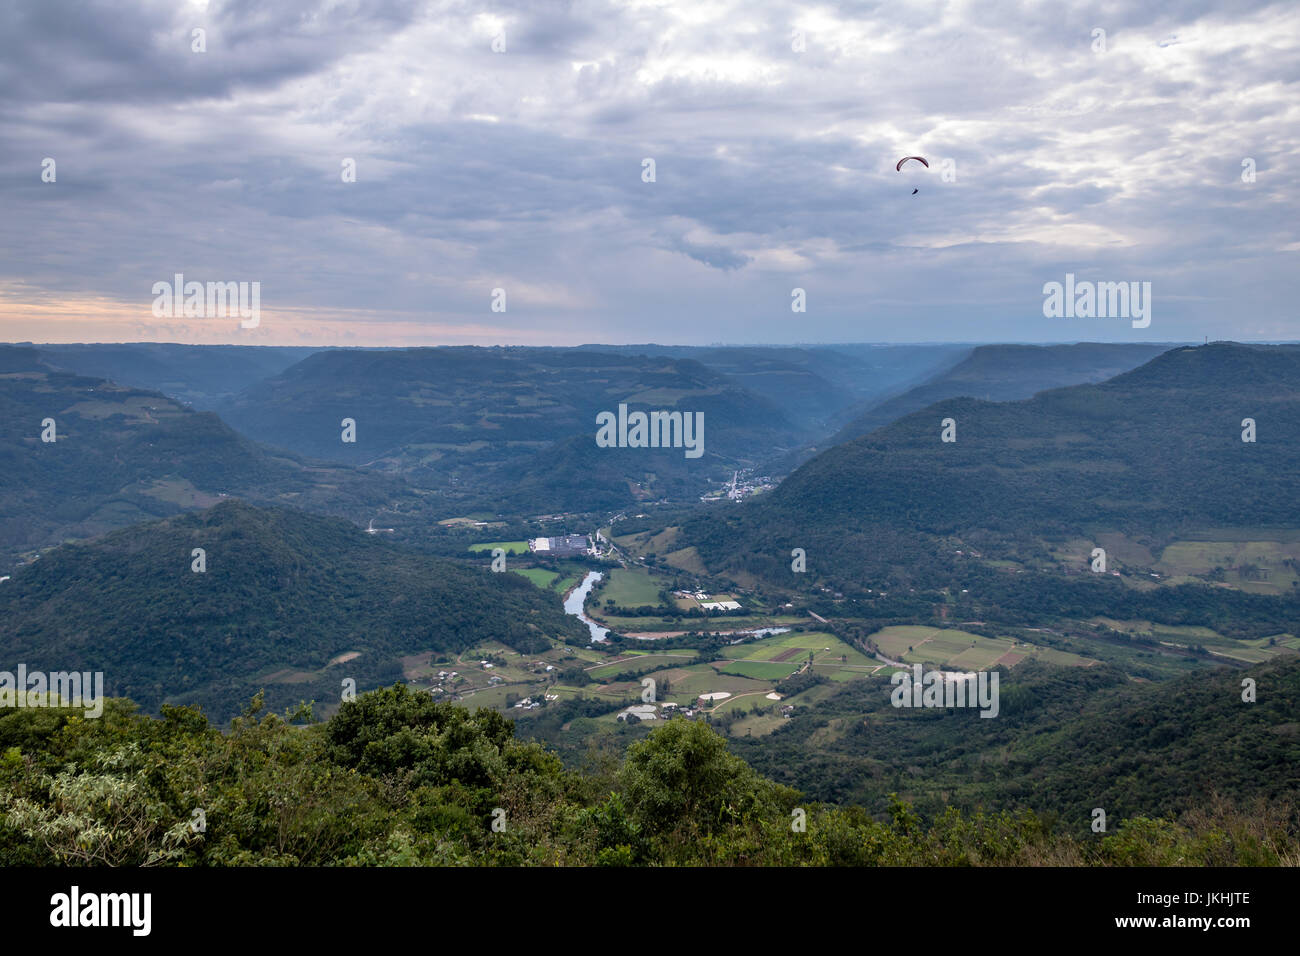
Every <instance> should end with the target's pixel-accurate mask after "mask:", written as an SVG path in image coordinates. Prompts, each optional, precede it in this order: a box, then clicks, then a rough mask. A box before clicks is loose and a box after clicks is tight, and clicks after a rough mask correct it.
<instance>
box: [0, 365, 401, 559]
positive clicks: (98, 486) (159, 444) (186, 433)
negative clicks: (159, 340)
mask: <svg viewBox="0 0 1300 956" xmlns="http://www.w3.org/2000/svg"><path fill="white" fill-rule="evenodd" d="M48 419H53V422H54V425H53V432H52V433H51V432H50V431H49V429H47V427H46V425H45V424H43V423H44V422H46V421H47V420H48ZM43 434H45V435H47V436H48V437H51V438H53V439H55V440H54V441H49V442H46V441H42V435H43ZM227 496H232V497H245V498H248V499H251V500H254V501H259V502H263V503H268V504H292V505H294V506H297V507H302V508H306V509H309V510H315V511H324V512H327V513H333V514H343V515H348V516H349V517H352V518H353V519H354V520H357V521H360V520H363V518H365V517H368V516H370V515H374V514H376V513H377V512H378V511H379V510H380V509H384V508H411V507H414V506H415V502H416V498H415V496H414V495H413V494H412V492H411V491H410V490H409V489H408V488H406V487H405V486H404V485H403V484H402V483H401V482H400V481H397V480H394V479H392V478H387V477H385V476H382V475H374V474H369V473H365V472H360V471H357V470H355V469H351V468H346V467H341V466H337V465H322V464H319V463H312V462H307V461H303V460H302V459H300V458H298V457H296V456H294V455H290V454H286V453H284V452H279V451H275V450H273V449H269V448H265V447H263V446H261V445H258V444H257V443H255V442H253V441H250V440H249V439H247V438H244V437H243V436H241V435H239V434H237V433H236V432H234V431H232V430H231V429H230V428H228V427H227V426H226V425H225V424H223V423H222V422H221V420H220V419H218V418H217V416H216V415H214V414H212V413H211V412H195V411H193V410H191V409H189V408H186V407H185V406H183V405H181V404H180V403H179V402H177V401H175V400H173V399H170V398H166V397H164V396H162V395H160V394H158V393H157V392H150V391H145V390H143V389H138V388H131V387H127V386H122V385H117V384H115V383H112V382H107V381H104V380H103V379H97V378H88V377H83V376H79V375H75V374H72V373H69V372H63V371H58V370H56V369H53V368H51V367H50V366H49V365H48V364H47V363H46V362H44V361H43V360H42V356H41V354H40V353H39V352H38V351H37V350H35V349H32V348H22V347H14V346H0V562H2V564H0V566H3V567H5V568H6V569H7V567H8V565H9V564H10V563H11V562H12V561H14V560H15V559H16V558H17V557H18V556H19V555H22V554H24V553H27V552H31V551H35V550H37V549H40V548H43V547H48V546H50V545H53V544H58V543H60V542H62V541H65V540H67V539H79V538H89V537H93V536H95V535H99V534H103V533H104V532H106V531H109V530H112V529H115V528H120V527H124V526H126V525H129V524H132V523H134V522H137V521H144V520H149V519H152V518H160V517H166V516H168V515H174V514H177V513H179V512H181V511H183V510H187V509H192V508H204V507H207V506H209V505H212V504H215V503H216V502H218V501H220V500H221V499H222V498H224V497H227Z"/></svg>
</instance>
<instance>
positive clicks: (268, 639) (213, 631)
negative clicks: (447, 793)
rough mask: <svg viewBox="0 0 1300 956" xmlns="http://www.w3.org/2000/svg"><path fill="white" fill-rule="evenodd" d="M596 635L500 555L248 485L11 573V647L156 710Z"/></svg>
mask: <svg viewBox="0 0 1300 956" xmlns="http://www.w3.org/2000/svg"><path fill="white" fill-rule="evenodd" d="M195 549H202V550H203V552H204V555H203V560H204V568H205V569H204V570H203V571H201V572H199V571H195V570H193V568H194V561H195V557H194V551H195ZM585 635H586V630H585V628H583V627H582V626H581V625H578V624H577V623H576V621H575V619H574V618H572V617H568V616H566V615H565V614H564V613H563V609H562V608H561V606H560V602H559V599H558V597H556V596H555V595H552V594H547V593H546V592H544V591H541V590H539V589H538V588H536V587H534V586H533V585H532V584H530V583H529V582H528V581H527V580H526V579H525V578H523V577H520V576H518V575H514V574H493V573H491V572H490V571H489V570H488V569H487V566H486V562H483V566H482V567H481V568H470V567H466V566H464V565H462V564H456V563H453V562H450V561H447V560H444V559H440V558H432V557H428V556H425V555H418V554H412V553H409V552H406V551H403V550H400V549H398V548H395V547H392V546H390V545H388V544H386V543H385V542H383V541H381V540H380V539H379V538H378V537H375V536H368V535H366V534H365V533H364V532H363V531H361V530H359V529H357V528H355V527H353V526H352V525H350V524H348V523H347V522H344V521H340V520H337V519H332V518H320V517H315V516H312V515H307V514H303V513H301V512H294V511H289V510H281V509H261V508H254V507H251V506H249V505H247V504H244V503H242V502H236V501H230V502H225V503H222V504H220V505H217V506H215V507H213V508H211V509H210V510H208V511H205V512H201V513H197V514H187V515H183V516H179V517H176V518H171V519H168V520H166V521H163V522H157V523H152V524H145V525H140V526H136V527H132V528H128V529H125V530H122V531H118V532H116V533H114V534H111V535H108V536H107V537H104V538H102V539H100V540H98V541H95V542H93V543H90V544H83V545H67V546H64V547H61V548H57V549H55V550H53V551H50V552H48V553H47V554H46V555H45V556H43V557H42V558H41V559H40V560H39V561H37V562H35V563H34V564H31V565H29V566H27V567H24V568H21V569H19V570H18V571H17V572H16V573H15V574H14V575H13V578H12V580H10V581H7V582H5V583H4V586H3V588H0V657H3V659H4V660H6V661H14V662H18V661H21V662H24V663H25V664H26V665H27V667H28V668H29V669H31V670H45V671H63V670H78V671H102V672H103V673H104V682H105V686H106V688H107V692H108V693H110V694H112V695H115V696H123V697H131V698H132V699H133V700H135V701H136V702H137V703H139V704H140V705H141V706H142V707H143V708H144V709H145V710H146V711H147V712H151V713H152V712H156V711H157V709H158V707H159V706H160V705H161V704H163V703H164V702H167V703H177V702H180V703H195V704H200V705H202V707H203V708H204V710H205V711H206V712H207V713H208V714H210V715H212V716H213V717H215V718H216V719H218V720H225V719H227V718H229V717H230V716H231V715H233V714H235V713H237V712H238V711H239V709H240V708H242V707H243V706H244V704H245V703H246V702H247V701H248V699H249V698H250V697H251V696H252V695H253V694H255V693H257V692H258V691H259V690H260V689H263V688H265V690H266V699H267V701H268V702H269V703H270V704H271V705H272V706H274V707H276V708H282V707H285V706H288V705H290V704H296V703H297V702H299V701H301V700H311V699H313V698H314V699H316V700H319V701H324V702H326V703H337V702H338V701H339V700H340V697H341V692H342V680H343V679H344V678H351V679H353V680H354V681H355V682H356V687H357V689H358V690H362V689H365V688H367V687H374V686H378V685H379V684H381V683H385V682H391V681H393V680H395V679H398V678H400V676H401V674H402V670H401V666H400V661H399V658H400V657H401V656H403V655H408V654H415V653H418V652H426V653H427V652H434V651H445V652H458V651H461V650H464V649H465V648H467V647H471V646H473V645H475V644H476V643H480V642H484V641H488V640H495V641H501V642H503V643H505V644H507V645H509V646H511V647H513V648H515V649H516V650H521V651H535V650H544V649H546V648H548V647H550V641H549V640H548V638H557V639H560V640H563V639H565V638H566V637H572V638H575V639H577V640H579V641H581V640H584V639H585Z"/></svg>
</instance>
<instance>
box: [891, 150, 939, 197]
mask: <svg viewBox="0 0 1300 956" xmlns="http://www.w3.org/2000/svg"><path fill="white" fill-rule="evenodd" d="M909 159H914V160H916V161H917V162H918V163H920V164H921V165H922V166H924V167H925V168H926V169H929V168H930V164H929V163H928V162H926V159H925V157H924V156H904V157H903V158H902V159H900V160H899V161H898V165H896V166H895V167H894V172H901V171H902V169H903V164H904V163H905V162H907V161H908V160H909ZM920 191H921V190H920V188H919V187H918V188H915V189H913V190H912V195H913V196H915V195H916V194H917V193H918V192H920Z"/></svg>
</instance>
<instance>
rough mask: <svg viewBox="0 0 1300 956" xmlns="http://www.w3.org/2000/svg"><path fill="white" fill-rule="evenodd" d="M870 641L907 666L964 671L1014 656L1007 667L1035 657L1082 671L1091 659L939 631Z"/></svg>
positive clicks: (883, 635) (909, 630)
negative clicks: (941, 666)
mask: <svg viewBox="0 0 1300 956" xmlns="http://www.w3.org/2000/svg"><path fill="white" fill-rule="evenodd" d="M871 639H872V640H873V641H875V642H876V646H877V647H879V648H880V651H881V653H882V654H884V655H885V656H886V657H888V658H889V659H890V660H895V661H903V662H904V663H907V664H923V663H933V664H940V665H943V666H945V667H952V668H958V669H961V670H983V669H985V668H988V667H992V666H993V665H994V664H996V663H998V662H999V660H1001V659H1002V657H1003V655H1006V654H1010V655H1012V658H1011V659H1009V660H1006V661H1003V663H1005V664H1007V665H1008V666H1014V664H1015V663H1016V662H1017V660H1018V659H1019V658H1024V657H1035V658H1037V659H1039V660H1041V661H1045V662H1046V663H1049V664H1060V665H1063V666H1067V667H1081V666H1086V665H1087V664H1089V663H1091V661H1090V660H1089V659H1088V658H1085V657H1080V656H1079V655H1078V654H1071V653H1070V652H1068V651H1058V650H1055V649H1053V648H1049V647H1040V646H1039V645H1037V644H1025V643H1020V642H1017V641H1013V640H1011V639H1009V638H991V637H982V636H980V635H978V634H968V633H967V632H966V631H958V630H951V629H946V628H938V627H920V626H914V625H902V626H895V627H887V628H885V629H884V630H881V631H877V632H876V633H875V634H873V635H871ZM909 648H910V650H909Z"/></svg>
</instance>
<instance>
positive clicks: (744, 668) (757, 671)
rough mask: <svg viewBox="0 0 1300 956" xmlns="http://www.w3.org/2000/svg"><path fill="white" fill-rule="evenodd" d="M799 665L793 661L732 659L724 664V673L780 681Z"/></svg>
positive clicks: (720, 669)
mask: <svg viewBox="0 0 1300 956" xmlns="http://www.w3.org/2000/svg"><path fill="white" fill-rule="evenodd" d="M798 667H799V665H798V663H796V662H794V661H791V662H789V663H785V664H767V663H761V662H759V661H730V662H729V663H727V664H724V665H722V666H721V667H720V668H719V671H720V672H721V673H723V674H739V675H740V676H741V677H753V678H756V679H758V680H771V681H779V680H783V679H784V678H786V677H789V676H790V675H791V674H793V673H794V672H795V671H796V670H797V669H798Z"/></svg>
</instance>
